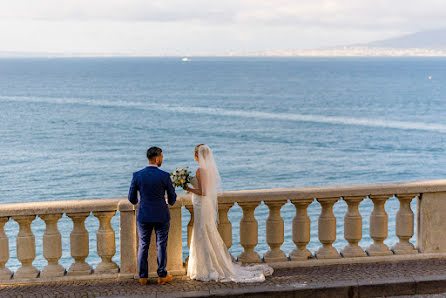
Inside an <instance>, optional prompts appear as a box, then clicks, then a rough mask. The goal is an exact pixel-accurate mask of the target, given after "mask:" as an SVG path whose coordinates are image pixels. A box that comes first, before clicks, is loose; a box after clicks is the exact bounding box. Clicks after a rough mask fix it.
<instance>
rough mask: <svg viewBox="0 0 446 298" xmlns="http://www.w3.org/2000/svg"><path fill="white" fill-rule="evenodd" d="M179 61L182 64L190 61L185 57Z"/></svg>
mask: <svg viewBox="0 0 446 298" xmlns="http://www.w3.org/2000/svg"><path fill="white" fill-rule="evenodd" d="M181 61H183V62H188V61H190V59H189V58H187V57H184V58H183V59H181Z"/></svg>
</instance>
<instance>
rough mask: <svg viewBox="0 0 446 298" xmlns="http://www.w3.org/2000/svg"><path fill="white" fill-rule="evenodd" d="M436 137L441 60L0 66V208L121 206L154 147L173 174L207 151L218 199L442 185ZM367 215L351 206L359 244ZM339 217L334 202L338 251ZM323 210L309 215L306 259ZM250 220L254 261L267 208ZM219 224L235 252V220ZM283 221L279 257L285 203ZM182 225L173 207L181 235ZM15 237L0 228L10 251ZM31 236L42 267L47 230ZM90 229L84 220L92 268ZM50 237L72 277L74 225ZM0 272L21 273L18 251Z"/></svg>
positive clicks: (2, 62) (290, 211) (262, 246)
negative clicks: (248, 192)
mask: <svg viewBox="0 0 446 298" xmlns="http://www.w3.org/2000/svg"><path fill="white" fill-rule="evenodd" d="M429 76H432V79H429V78H428V77H429ZM445 140H446V59H444V58H286V59H285V58H274V59H273V58H255V59H254V58H193V59H192V61H190V62H181V59H179V58H101V59H93V58H91V59H87V58H70V59H0V203H19V202H31V201H49V200H65V199H85V198H105V197H118V196H126V195H127V191H128V186H129V182H130V179H131V175H132V172H134V171H136V170H138V169H140V168H142V167H144V166H145V165H146V159H145V151H146V150H147V148H148V147H149V146H152V145H157V146H160V147H161V148H162V149H163V151H164V157H165V159H164V163H163V168H164V169H165V170H166V171H171V170H173V169H174V168H176V167H184V166H190V167H192V168H195V167H196V165H195V162H194V160H193V149H194V146H195V145H196V144H198V143H206V144H209V145H210V146H211V147H212V148H213V149H214V153H215V156H216V159H217V163H218V165H219V168H220V172H221V176H222V179H223V188H224V189H225V190H238V189H262V188H279V187H299V186H317V185H337V184H354V183H375V182H384V181H405V180H426V179H436V178H444V177H445V173H446V167H445V162H446V155H445V146H444V145H445ZM414 204H415V200H414V202H413V204H412V205H413V207H414V206H415V205H414ZM371 207H372V206H371V203H370V201H369V200H365V201H363V203H361V205H360V211H361V213H362V215H363V218H364V239H363V240H362V241H361V242H360V245H362V246H367V245H368V244H369V243H370V238H369V237H368V217H369V215H370V212H371ZM397 209H398V202H397V200H396V199H391V200H389V201H388V202H387V204H386V210H387V211H388V213H389V238H388V239H387V240H386V242H385V243H387V244H389V245H392V244H394V243H395V242H397V238H396V237H395V232H394V219H395V213H396V211H397ZM414 210H415V209H414ZM345 211H346V205H345V203H344V202H342V201H340V202H339V203H337V204H336V205H335V214H336V216H337V219H338V240H337V241H336V242H335V246H336V247H337V248H342V247H343V246H344V245H345V240H344V239H343V230H342V223H343V216H344V214H345ZM319 212H320V207H319V205H318V204H317V203H313V204H312V205H311V206H310V207H309V214H310V217H311V220H312V235H311V237H312V240H311V242H310V244H309V248H310V249H311V250H313V251H314V250H316V249H317V248H318V246H319V242H318V240H317V217H318V215H319ZM255 214H256V218H257V219H258V221H259V245H258V246H257V248H256V250H257V251H258V252H259V253H260V254H263V253H264V252H266V251H267V250H268V246H267V244H266V241H265V232H264V231H265V219H266V218H267V216H268V208H267V207H266V206H264V205H263V204H262V205H261V206H259V207H258V208H257V209H256V213H255ZM229 215H230V219H231V222H232V223H233V237H234V238H233V239H234V240H233V243H234V245H233V247H232V248H231V252H232V253H233V254H234V255H238V254H239V253H240V251H241V247H240V245H239V244H238V242H239V240H238V236H239V235H238V231H239V221H240V217H241V209H240V208H239V207H238V206H235V207H233V208H232V209H231V211H230V213H229ZM282 217H283V218H284V220H285V231H286V232H285V234H286V235H285V236H286V237H285V238H286V239H285V243H284V245H283V246H282V249H283V250H284V251H285V252H286V253H289V252H290V251H291V250H292V249H293V248H294V244H293V242H292V240H291V221H292V218H293V217H294V207H293V206H292V205H291V204H287V205H285V206H284V207H283V208H282ZM188 220H189V214H188V212H187V211H186V210H183V222H184V224H183V227H184V228H185V227H186V224H187V222H188ZM118 223H119V218H118V217H115V218H114V219H113V226H114V228H115V230H117V227H118ZM17 227H18V225H17V224H16V223H15V222H13V221H12V220H11V221H9V222H8V223H7V224H6V227H5V229H6V232H7V234H8V235H9V237H10V238H9V239H10V247H12V248H13V247H15V236H16V234H17ZM32 227H33V231H34V232H35V235H36V243H37V244H36V246H37V250H38V257H37V258H36V260H35V262H34V264H35V266H37V267H39V268H42V267H43V266H44V265H45V264H46V261H45V260H44V258H43V256H41V253H39V252H40V251H41V247H42V242H41V236H42V234H43V232H44V228H45V225H44V224H43V222H42V221H41V220H40V219H37V220H36V221H35V222H34V223H33V226H32ZM97 227H98V221H97V219H96V218H94V217H90V218H88V219H87V228H88V230H89V232H90V238H91V243H90V256H89V258H88V259H87V261H89V262H90V264H92V265H93V266H94V265H95V264H97V263H98V261H99V260H98V258H97V255H96V252H95V250H96V245H95V233H96V230H97ZM59 228H60V230H61V231H62V235H63V242H64V247H65V250H64V252H63V257H62V259H61V263H62V264H64V265H65V266H68V265H69V264H70V263H71V262H72V259H71V257H70V253H69V245H68V243H69V233H70V231H71V229H72V223H71V221H70V220H69V219H67V218H66V217H64V218H63V219H62V220H61V221H60V222H59ZM185 234H186V233H185V230H184V231H183V236H184V237H185V236H186V235H185ZM118 236H119V235H118ZM412 241H413V240H412ZM118 243H119V239H117V244H118ZM184 246H185V254H186V253H187V246H186V242H185V241H184ZM117 247H119V245H117ZM115 260H116V261H118V258H116V257H115ZM7 265H8V266H9V267H10V268H12V269H15V268H17V266H18V263H17V259H16V256H15V249H14V250H13V251H11V259H10V261H9V262H8V264H7Z"/></svg>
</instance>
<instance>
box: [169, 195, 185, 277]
mask: <svg viewBox="0 0 446 298" xmlns="http://www.w3.org/2000/svg"><path fill="white" fill-rule="evenodd" d="M169 211H170V228H169V240H168V242H167V256H168V257H167V271H168V272H169V273H170V274H172V275H182V274H184V272H185V271H184V266H183V236H182V231H181V227H182V225H181V202H177V203H175V205H173V206H169Z"/></svg>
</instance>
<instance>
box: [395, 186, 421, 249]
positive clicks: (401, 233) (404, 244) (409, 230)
mask: <svg viewBox="0 0 446 298" xmlns="http://www.w3.org/2000/svg"><path fill="white" fill-rule="evenodd" d="M418 195H419V194H404V195H398V196H397V198H398V201H400V209H399V210H398V212H397V213H396V222H395V232H396V235H397V236H398V239H399V240H400V241H399V242H398V243H397V244H395V245H394V246H392V251H393V253H394V254H396V255H403V254H416V253H418V251H417V250H416V249H415V247H414V246H413V244H412V243H410V242H409V240H410V238H412V236H413V230H414V214H413V211H412V209H411V208H410V202H412V200H413V198H414V197H416V196H418Z"/></svg>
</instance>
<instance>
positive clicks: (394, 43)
mask: <svg viewBox="0 0 446 298" xmlns="http://www.w3.org/2000/svg"><path fill="white" fill-rule="evenodd" d="M361 46H366V47H373V48H393V49H414V48H422V49H438V50H440V49H441V50H443V49H446V28H443V29H436V30H429V31H422V32H417V33H413V34H409V35H404V36H400V37H396V38H390V39H385V40H380V41H374V42H371V43H367V44H362V45H361Z"/></svg>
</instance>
